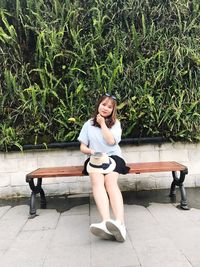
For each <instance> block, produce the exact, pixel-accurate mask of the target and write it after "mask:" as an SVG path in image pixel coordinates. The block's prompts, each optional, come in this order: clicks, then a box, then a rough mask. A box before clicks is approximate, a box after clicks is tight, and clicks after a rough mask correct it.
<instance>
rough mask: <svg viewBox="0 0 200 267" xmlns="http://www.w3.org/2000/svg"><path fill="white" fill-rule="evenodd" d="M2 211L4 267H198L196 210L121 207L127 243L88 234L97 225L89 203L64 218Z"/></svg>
mask: <svg viewBox="0 0 200 267" xmlns="http://www.w3.org/2000/svg"><path fill="white" fill-rule="evenodd" d="M28 212H29V207H28V206H27V205H19V206H15V207H11V206H3V207H0V266H2V267H11V266H12V267H13V266H15V267H25V266H26V267H27V266H28V267H64V266H67V267H79V266H81V267H139V266H141V267H191V266H193V267H200V210H199V209H195V208H192V209H190V210H188V211H183V210H180V209H178V208H177V207H176V205H175V204H171V203H164V204H163V203H162V204H160V203H151V204H150V205H149V206H148V207H144V206H141V205H125V217H126V226H127V231H128V236H127V240H126V242H125V243H118V242H116V241H108V240H101V239H99V238H97V237H95V236H93V235H92V234H90V232H89V225H90V223H91V222H96V221H98V220H99V217H98V213H97V210H96V206H95V205H94V203H93V201H91V203H90V204H84V205H80V206H77V207H74V208H72V209H70V210H68V211H65V212H63V213H60V212H57V211H56V210H55V209H46V210H41V209H39V210H38V214H39V216H37V217H35V218H34V219H28Z"/></svg>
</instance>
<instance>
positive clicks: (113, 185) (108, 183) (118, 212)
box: [105, 172, 124, 223]
mask: <svg viewBox="0 0 200 267" xmlns="http://www.w3.org/2000/svg"><path fill="white" fill-rule="evenodd" d="M118 177H119V174H118V173H117V172H111V173H109V174H106V175H105V187H106V190H107V192H108V195H109V198H110V204H111V207H112V210H113V213H114V216H115V219H116V220H119V221H120V222H121V223H124V204H123V198H122V194H121V191H120V189H119V186H118V183H117V180H118Z"/></svg>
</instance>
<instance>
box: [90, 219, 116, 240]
mask: <svg viewBox="0 0 200 267" xmlns="http://www.w3.org/2000/svg"><path fill="white" fill-rule="evenodd" d="M90 231H91V233H92V234H93V235H96V236H98V237H101V238H103V239H108V240H111V239H114V236H113V234H112V233H110V232H109V231H108V229H107V228H106V222H104V221H103V222H101V223H92V224H91V225H90Z"/></svg>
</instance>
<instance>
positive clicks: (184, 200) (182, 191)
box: [169, 170, 189, 210]
mask: <svg viewBox="0 0 200 267" xmlns="http://www.w3.org/2000/svg"><path fill="white" fill-rule="evenodd" d="M186 174H187V170H185V171H180V176H179V177H178V175H177V172H175V171H173V172H172V176H173V181H172V183H171V188H170V194H169V196H170V197H174V196H175V195H176V186H178V187H179V190H180V194H181V202H180V207H181V208H182V209H184V210H189V207H188V203H187V196H186V191H185V187H184V185H183V182H184V180H185V175H186Z"/></svg>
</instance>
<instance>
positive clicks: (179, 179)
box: [26, 161, 189, 218]
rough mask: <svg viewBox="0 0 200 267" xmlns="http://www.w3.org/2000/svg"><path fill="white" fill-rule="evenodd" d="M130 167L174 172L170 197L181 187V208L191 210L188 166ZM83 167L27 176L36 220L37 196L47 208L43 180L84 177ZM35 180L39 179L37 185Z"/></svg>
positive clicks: (145, 164) (166, 163)
mask: <svg viewBox="0 0 200 267" xmlns="http://www.w3.org/2000/svg"><path fill="white" fill-rule="evenodd" d="M127 165H128V166H129V167H130V171H129V173H135V174H140V173H150V172H172V177H173V181H172V183H171V188H170V193H169V196H170V197H174V196H175V195H176V186H178V187H179V189H180V193H181V201H180V207H181V208H182V209H184V210H187V209H189V208H188V204H187V198H186V192H185V188H184V185H183V182H184V180H185V175H186V174H187V173H188V169H187V167H186V166H184V165H182V164H180V163H178V162H175V161H164V162H142V163H128V164H127ZM82 170H83V166H64V167H49V168H39V169H37V170H34V171H33V172H30V173H28V174H27V175H26V182H27V183H29V186H30V189H31V190H32V193H31V198H30V216H29V218H34V217H35V216H36V206H35V199H36V195H37V194H40V197H41V208H46V197H45V193H44V190H43V189H42V179H46V178H51V177H54V178H55V177H69V176H83V174H82ZM34 179H37V183H36V184H35V181H34Z"/></svg>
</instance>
